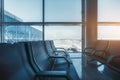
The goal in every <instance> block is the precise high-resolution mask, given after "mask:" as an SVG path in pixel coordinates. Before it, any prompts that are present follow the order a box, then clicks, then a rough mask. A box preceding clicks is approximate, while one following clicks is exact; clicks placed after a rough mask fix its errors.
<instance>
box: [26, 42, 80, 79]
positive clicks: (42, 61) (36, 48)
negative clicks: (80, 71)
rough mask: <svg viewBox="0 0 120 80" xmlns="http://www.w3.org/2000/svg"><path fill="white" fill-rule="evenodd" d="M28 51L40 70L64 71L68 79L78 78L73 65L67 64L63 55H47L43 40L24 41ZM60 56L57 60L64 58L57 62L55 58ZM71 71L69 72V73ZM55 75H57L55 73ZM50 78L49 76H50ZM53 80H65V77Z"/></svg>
mask: <svg viewBox="0 0 120 80" xmlns="http://www.w3.org/2000/svg"><path fill="white" fill-rule="evenodd" d="M26 44H27V47H28V50H29V53H30V54H33V55H32V56H33V58H34V61H33V62H35V63H36V64H37V66H38V67H39V69H40V70H42V71H51V72H52V71H53V72H54V71H56V72H58V73H60V72H62V71H66V74H67V76H66V78H67V79H69V80H79V77H78V75H77V73H76V71H75V68H74V66H73V65H71V64H69V62H67V60H66V59H65V58H64V57H59V56H58V57H57V56H49V55H48V53H47V52H46V50H45V45H44V41H34V42H29V43H26ZM58 58H60V59H59V60H60V61H61V60H64V62H62V63H61V62H57V61H56V60H57V59H58ZM69 72H71V73H69ZM56 75H58V74H57V73H56ZM50 79H51V78H50ZM52 79H54V80H66V79H65V78H61V77H59V78H55V77H53V78H52Z"/></svg>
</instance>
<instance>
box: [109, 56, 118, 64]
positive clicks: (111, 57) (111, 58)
mask: <svg viewBox="0 0 120 80" xmlns="http://www.w3.org/2000/svg"><path fill="white" fill-rule="evenodd" d="M115 58H120V55H111V56H110V57H109V58H108V59H107V63H110V62H111V61H112V60H113V59H115Z"/></svg>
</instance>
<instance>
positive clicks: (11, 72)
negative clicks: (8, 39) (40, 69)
mask: <svg viewBox="0 0 120 80" xmlns="http://www.w3.org/2000/svg"><path fill="white" fill-rule="evenodd" d="M34 78H35V72H34V71H33V69H32V68H31V66H30V65H29V63H28V60H27V56H26V51H25V48H24V44H6V43H1V44H0V80H34Z"/></svg>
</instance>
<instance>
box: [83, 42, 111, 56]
mask: <svg viewBox="0 0 120 80" xmlns="http://www.w3.org/2000/svg"><path fill="white" fill-rule="evenodd" d="M108 46H109V41H108V40H98V41H96V43H95V45H94V46H93V47H86V48H85V49H84V50H83V53H84V54H85V55H87V56H93V55H97V56H101V55H102V56H104V54H105V51H106V49H107V48H108ZM101 52H102V53H101Z"/></svg>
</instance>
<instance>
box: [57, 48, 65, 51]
mask: <svg viewBox="0 0 120 80" xmlns="http://www.w3.org/2000/svg"><path fill="white" fill-rule="evenodd" d="M56 49H62V50H64V51H66V49H65V48H61V47H56Z"/></svg>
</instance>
